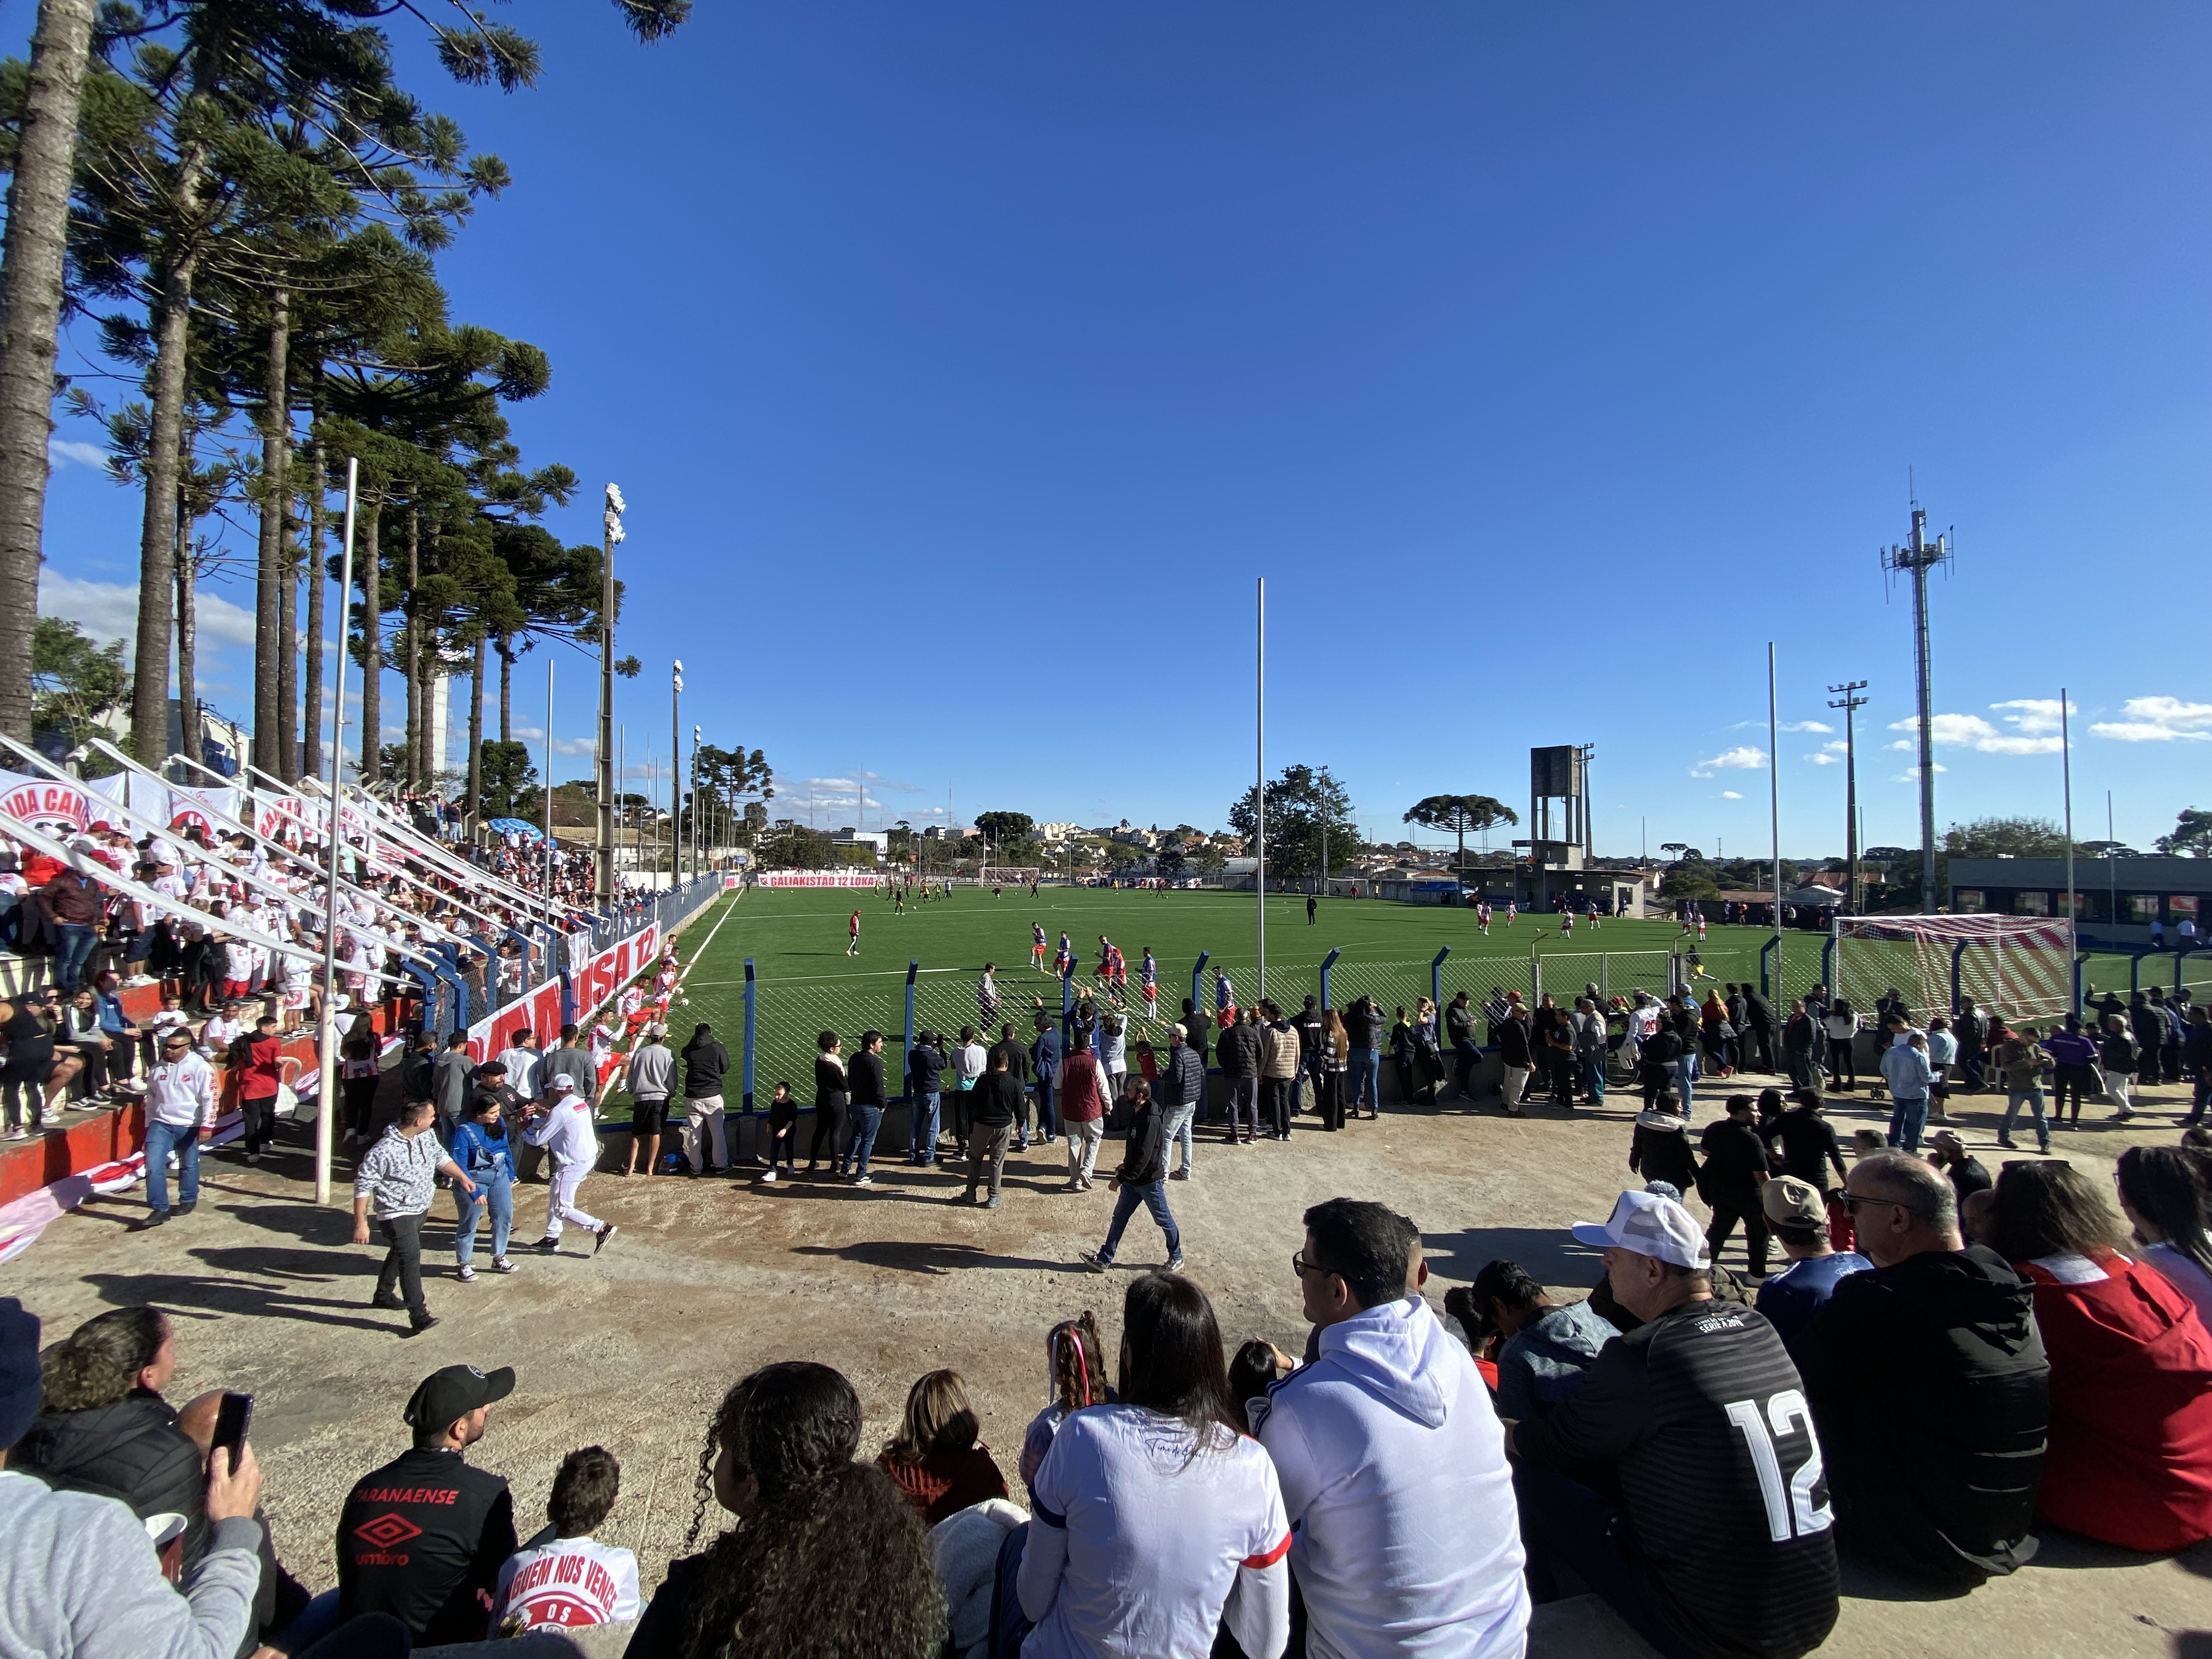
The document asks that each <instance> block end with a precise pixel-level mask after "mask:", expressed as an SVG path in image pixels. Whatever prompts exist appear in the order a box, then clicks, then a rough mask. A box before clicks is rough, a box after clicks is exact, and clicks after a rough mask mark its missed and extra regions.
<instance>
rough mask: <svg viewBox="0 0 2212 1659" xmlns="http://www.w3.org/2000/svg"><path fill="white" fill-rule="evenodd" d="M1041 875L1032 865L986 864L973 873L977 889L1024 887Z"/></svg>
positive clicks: (1036, 867)
mask: <svg viewBox="0 0 2212 1659" xmlns="http://www.w3.org/2000/svg"><path fill="white" fill-rule="evenodd" d="M1040 873H1041V872H1040V870H1039V868H1038V866H1036V865H1034V864H1026V865H1018V864H987V865H985V866H983V867H982V868H981V869H980V870H978V871H977V872H975V884H976V885H977V886H978V887H1026V886H1028V885H1029V884H1030V883H1031V882H1033V881H1035V880H1036V878H1037V877H1038V875H1039V874H1040Z"/></svg>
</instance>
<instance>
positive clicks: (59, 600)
mask: <svg viewBox="0 0 2212 1659" xmlns="http://www.w3.org/2000/svg"><path fill="white" fill-rule="evenodd" d="M193 609H194V611H195V613H196V614H197V617H198V618H199V636H200V641H201V644H202V646H203V647H206V646H207V645H210V644H214V645H237V646H243V647H246V649H247V650H249V651H250V650H252V648H253V613H252V611H248V610H246V609H245V608H244V607H243V606H241V605H233V604H231V602H230V601H229V600H228V599H217V598H216V596H215V595H214V594H213V593H211V592H209V591H208V590H207V589H205V588H202V589H201V590H200V591H199V592H198V594H197V604H196V605H194V607H193ZM39 614H40V616H42V617H60V618H62V619H63V620H64V622H73V623H76V624H77V625H78V626H79V627H80V628H82V629H84V631H85V632H86V633H88V634H89V635H92V637H93V638H94V639H96V640H98V641H101V642H102V643H103V644H105V643H106V641H109V640H121V641H123V654H124V656H125V658H128V657H130V656H131V647H132V646H133V644H134V643H135V642H136V641H137V637H138V584H137V583H136V582H88V581H86V580H83V579H82V578H81V577H76V576H65V575H64V574H62V573H61V572H60V571H58V570H56V569H55V568H53V567H52V566H51V565H49V566H46V568H42V569H41V570H40V572H39Z"/></svg>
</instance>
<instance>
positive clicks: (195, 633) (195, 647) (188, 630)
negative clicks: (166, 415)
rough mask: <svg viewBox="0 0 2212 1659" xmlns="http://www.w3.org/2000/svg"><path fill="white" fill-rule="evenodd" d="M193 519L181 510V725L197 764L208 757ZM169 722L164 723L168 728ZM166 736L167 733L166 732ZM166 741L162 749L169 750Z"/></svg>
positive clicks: (185, 747)
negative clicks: (202, 735) (202, 723)
mask: <svg viewBox="0 0 2212 1659" xmlns="http://www.w3.org/2000/svg"><path fill="white" fill-rule="evenodd" d="M192 533H193V524H192V520H191V519H190V518H188V517H186V516H185V513H184V512H183V511H182V509H181V508H179V512H178V514H177V560H176V562H177V726H178V731H179V735H180V736H181V738H182V741H181V743H179V745H178V752H179V754H181V755H184V756H185V757H188V758H190V759H192V760H196V761H204V760H205V759H206V758H207V757H206V756H205V755H204V754H203V753H202V752H201V747H202V745H201V744H200V742H199V722H198V720H197V718H196V716H197V714H198V713H199V659H200V649H199V646H200V641H199V613H198V611H197V607H196V606H195V605H193V603H192V599H193V590H194V587H195V586H196V584H197V577H198V574H199V572H198V571H197V568H195V567H194V564H193V561H192ZM163 725H164V726H165V727H166V726H167V721H166V720H165V721H164V722H163ZM165 735H166V733H165ZM167 746H168V745H167V743H166V741H165V742H164V744H162V747H163V748H164V749H166V748H167Z"/></svg>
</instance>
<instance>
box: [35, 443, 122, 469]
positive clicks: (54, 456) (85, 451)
mask: <svg viewBox="0 0 2212 1659" xmlns="http://www.w3.org/2000/svg"><path fill="white" fill-rule="evenodd" d="M46 459H47V460H49V461H51V462H52V463H53V465H56V466H68V465H71V464H75V465H78V466H101V467H104V466H106V465H107V452H106V450H104V449H102V448H101V447H100V446H99V445H98V444H81V443H78V442H76V441H75V440H74V439H70V438H49V439H47V440H46Z"/></svg>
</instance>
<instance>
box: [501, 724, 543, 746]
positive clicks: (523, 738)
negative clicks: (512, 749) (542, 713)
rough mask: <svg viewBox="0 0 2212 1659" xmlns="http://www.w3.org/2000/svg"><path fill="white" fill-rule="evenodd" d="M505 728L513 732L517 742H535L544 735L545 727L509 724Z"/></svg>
mask: <svg viewBox="0 0 2212 1659" xmlns="http://www.w3.org/2000/svg"><path fill="white" fill-rule="evenodd" d="M507 730H508V731H509V732H512V733H513V736H514V740H515V741H516V742H517V743H536V742H537V741H538V739H539V738H543V737H544V735H545V728H544V726H508V727H507Z"/></svg>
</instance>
